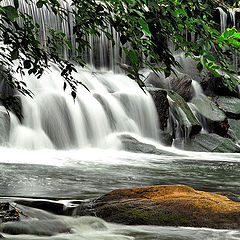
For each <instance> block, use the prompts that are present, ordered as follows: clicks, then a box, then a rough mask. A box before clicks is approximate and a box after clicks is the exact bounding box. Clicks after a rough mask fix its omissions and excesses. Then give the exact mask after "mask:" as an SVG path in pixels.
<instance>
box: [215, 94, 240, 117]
mask: <svg viewBox="0 0 240 240" xmlns="http://www.w3.org/2000/svg"><path fill="white" fill-rule="evenodd" d="M214 101H215V102H216V103H217V105H218V106H219V108H221V109H222V110H223V111H224V112H225V113H226V115H227V117H229V118H235V119H240V99H239V98H235V97H228V96H227V97H224V96H218V97H215V98H214Z"/></svg>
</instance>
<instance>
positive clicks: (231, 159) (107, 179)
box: [0, 148, 240, 240]
mask: <svg viewBox="0 0 240 240" xmlns="http://www.w3.org/2000/svg"><path fill="white" fill-rule="evenodd" d="M165 150H166V149H165ZM168 150H169V149H168ZM171 151H173V152H174V154H175V155H174V154H172V155H171V156H170V155H150V154H139V153H138V154H136V153H129V152H123V151H110V150H99V149H91V150H76V151H53V150H51V151H49V150H41V151H24V150H15V151H13V150H12V149H7V148H2V149H1V158H0V167H1V171H0V182H1V185H0V195H1V196H3V197H11V198H12V199H14V197H15V198H16V197H17V196H19V197H34V198H46V199H49V198H53V199H69V198H70V199H89V198H94V197H98V196H100V195H101V194H104V193H106V192H108V191H110V190H113V189H116V188H127V187H138V186H147V185H157V184H186V185H188V186H192V187H194V188H195V189H200V190H207V191H210V192H228V193H229V192H231V193H232V194H234V196H235V199H237V200H240V198H239V196H240V181H239V175H240V160H239V159H240V158H239V156H240V155H239V154H209V153H208V154H207V153H201V154H199V153H191V152H182V151H177V150H173V149H172V150H171ZM24 211H26V207H25V209H24ZM27 211H28V212H30V213H31V212H33V210H32V209H31V208H29V209H28V210H27ZM28 214H29V213H28ZM44 214H48V213H44ZM53 216H54V215H53ZM34 218H35V220H36V219H39V214H38V215H37V216H34ZM54 218H57V219H60V220H61V221H63V222H64V223H65V224H66V225H67V226H68V227H69V228H70V229H71V233H61V234H57V235H54V236H51V237H49V236H48V237H37V236H33V235H16V236H12V235H6V237H7V239H22V240H23V239H31V240H37V239H42V240H46V239H52V240H54V239H61V240H63V239H71V240H74V239H78V240H79V239H80V240H82V239H84V240H85V239H86V240H88V239H91V240H92V239H104V240H111V239H114V240H118V239H121V240H122V239H123V240H125V239H127V240H128V239H131V240H132V239H137V240H141V239H144V240H145V239H161V240H163V239H164V240H165V239H166V240H169V239H172V240H175V239H181V240H183V239H184V240H185V239H239V238H240V232H239V231H231V230H229V231H228V230H213V229H196V228H182V227H154V226H124V225H115V224H109V223H106V222H104V221H102V220H100V219H96V218H91V221H90V220H89V218H72V217H63V216H61V217H59V216H54ZM47 219H49V217H47ZM28 221H29V220H28ZM100 223H101V224H100ZM29 224H33V223H29ZM35 224H36V223H35ZM37 225H38V227H39V226H40V225H39V224H37ZM93 226H95V227H96V226H98V227H97V229H94V227H93ZM99 226H103V227H102V228H101V227H100V228H99ZM32 228H33V225H32Z"/></svg>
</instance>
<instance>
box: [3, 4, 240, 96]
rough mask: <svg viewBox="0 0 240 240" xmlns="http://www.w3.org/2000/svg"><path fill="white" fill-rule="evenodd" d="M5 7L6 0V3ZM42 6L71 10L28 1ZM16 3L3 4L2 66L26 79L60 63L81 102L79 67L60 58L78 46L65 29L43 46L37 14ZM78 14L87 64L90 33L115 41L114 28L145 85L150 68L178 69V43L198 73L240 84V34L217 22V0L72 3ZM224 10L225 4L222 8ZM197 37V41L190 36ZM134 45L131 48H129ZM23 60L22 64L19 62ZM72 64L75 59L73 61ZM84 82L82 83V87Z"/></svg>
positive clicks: (76, 25)
mask: <svg viewBox="0 0 240 240" xmlns="http://www.w3.org/2000/svg"><path fill="white" fill-rule="evenodd" d="M0 2H1V3H3V2H4V1H3V0H0ZM27 2H28V4H29V5H31V4H36V6H37V7H38V8H44V7H45V8H48V9H49V11H51V12H52V13H54V14H56V15H58V16H59V17H60V18H62V19H64V18H65V17H67V16H68V10H67V9H64V8H63V7H62V5H61V2H60V0H38V1H37V2H36V3H34V1H33V0H27ZM13 3H14V4H13V5H6V4H5V5H4V4H1V6H0V15H1V22H0V41H3V42H4V45H1V46H0V65H3V66H5V67H6V69H5V71H6V72H7V73H12V71H13V69H14V66H16V65H17V68H16V69H15V70H16V71H19V72H20V73H21V74H22V75H24V74H26V73H28V74H35V75H36V76H37V77H40V76H41V74H42V73H43V71H44V69H45V68H46V67H48V66H49V61H54V62H55V63H57V64H58V66H59V67H60V69H61V71H62V76H63V77H64V78H65V83H64V89H65V88H66V86H67V83H68V84H69V85H70V86H71V89H72V96H73V97H74V98H75V97H76V94H75V91H76V86H77V84H79V82H78V81H76V80H75V79H74V78H73V77H72V75H71V73H72V72H73V71H76V69H75V68H74V65H73V64H72V63H71V62H70V61H69V60H66V59H64V58H63V57H62V56H61V54H59V49H60V48H61V47H66V48H68V49H71V48H72V47H73V46H72V45H71V44H70V41H69V39H67V37H66V34H65V33H64V32H63V31H59V30H56V29H49V34H48V42H47V44H46V45H43V44H42V43H41V42H40V40H39V24H38V23H34V21H33V18H32V16H29V15H28V14H26V13H23V12H21V11H20V10H19V9H20V8H19V4H20V1H19V0H14V1H13ZM71 4H72V9H73V10H72V11H73V16H74V28H73V31H74V34H75V38H76V42H77V46H78V47H77V52H78V55H77V58H76V59H75V60H76V61H77V62H78V63H79V64H80V65H82V66H84V65H85V61H84V57H83V55H84V51H85V50H86V47H90V45H89V43H88V42H87V41H86V40H85V36H86V35H89V34H90V35H92V36H96V37H98V36H100V34H101V33H104V34H105V35H106V37H108V38H109V40H111V41H112V44H115V43H114V40H113V36H112V34H111V32H109V31H108V28H109V25H110V26H111V28H114V29H115V30H116V31H117V32H118V33H119V34H120V40H121V48H122V51H123V52H124V53H125V54H126V55H127V56H128V58H129V60H130V62H131V70H132V71H131V72H132V73H131V74H129V76H130V77H131V78H133V79H135V80H136V81H137V82H138V84H139V85H140V86H141V87H142V86H144V84H143V83H142V82H141V81H140V76H139V70H140V68H141V67H142V66H143V64H145V65H146V66H148V67H150V68H152V69H153V71H155V72H159V71H164V73H165V75H166V76H169V75H170V73H171V72H172V71H174V68H173V67H174V66H178V63H177V62H176V60H175V58H174V54H173V51H172V49H171V47H170V45H169V41H172V42H173V44H174V46H175V50H178V49H180V50H182V51H183V52H184V53H185V55H186V56H190V57H192V58H193V59H195V60H196V61H197V62H198V64H197V66H198V69H199V71H201V70H202V69H203V68H204V67H205V68H207V69H208V70H209V71H210V72H211V73H213V74H214V75H216V76H219V75H223V76H224V77H225V78H226V81H227V82H228V83H229V87H231V82H234V83H235V84H237V83H238V82H237V79H236V77H235V75H234V74H235V73H236V70H235V69H234V68H233V66H232V65H231V64H230V62H229V60H228V59H229V58H227V57H229V56H230V53H233V54H238V52H239V50H240V44H239V39H240V33H238V32H237V30H236V29H235V28H232V29H227V30H226V31H225V32H224V33H222V34H221V33H220V32H219V31H218V26H217V25H216V23H215V22H214V21H213V19H212V10H213V9H214V8H216V7H217V6H219V5H221V2H219V1H216V0H191V1H190V0H151V1H148V0H81V1H79V0H72V1H71ZM222 7H224V6H222ZM190 34H191V35H193V36H195V41H191V39H190V38H189V35H190ZM126 43H130V45H131V47H130V48H129V47H127V46H129V44H126ZM16 60H17V61H16ZM70 60H71V59H70ZM9 79H10V80H9V85H10V86H11V87H12V88H13V89H17V90H18V91H19V92H21V93H22V94H25V95H32V93H31V92H30V91H29V90H28V88H27V86H26V85H25V83H24V82H18V81H16V80H14V79H12V78H9ZM80 84H81V83H80Z"/></svg>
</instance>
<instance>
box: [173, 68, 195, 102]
mask: <svg viewBox="0 0 240 240" xmlns="http://www.w3.org/2000/svg"><path fill="white" fill-rule="evenodd" d="M172 75H173V76H172V77H171V79H170V81H169V87H170V89H171V90H173V91H174V92H176V93H178V94H179V95H180V96H181V97H182V98H183V99H184V100H185V101H189V100H190V99H191V98H192V79H191V77H190V76H189V75H187V74H183V73H180V72H178V73H177V76H176V75H174V74H172Z"/></svg>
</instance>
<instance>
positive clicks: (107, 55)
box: [3, 0, 126, 73]
mask: <svg viewBox="0 0 240 240" xmlns="http://www.w3.org/2000/svg"><path fill="white" fill-rule="evenodd" d="M19 2H20V3H19V6H20V7H19V9H20V10H21V11H22V12H24V13H27V14H29V15H30V16H32V17H33V21H34V22H35V23H38V24H39V26H40V31H39V36H40V42H41V43H42V45H43V46H44V45H46V44H47V37H48V36H49V33H48V29H49V28H52V29H55V30H57V31H58V30H59V31H63V32H64V33H65V34H66V37H67V39H69V40H70V42H71V45H72V46H73V48H72V49H66V48H62V49H61V51H62V54H63V56H64V57H65V58H66V59H67V58H69V57H70V56H71V58H74V57H76V56H77V52H76V49H77V47H78V46H77V43H76V41H75V36H74V34H73V25H74V19H73V16H72V7H71V1H70V0H67V1H66V0H59V2H60V4H61V7H62V8H64V9H67V13H68V15H67V17H66V18H64V19H60V18H59V17H58V16H56V15H55V14H53V13H52V12H51V11H49V10H48V9H47V8H46V7H45V6H43V7H42V8H37V6H36V0H34V1H33V3H32V4H30V3H27V2H26V1H25V0H20V1H19ZM3 4H4V5H13V0H4V1H3ZM108 33H109V34H111V35H112V36H113V40H114V43H115V44H114V45H113V44H112V41H110V40H109V39H108V38H107V37H106V36H105V34H104V33H101V35H100V37H97V36H94V37H93V36H91V35H87V36H85V39H84V40H85V41H86V42H88V43H89V44H90V48H86V50H85V54H84V58H85V61H86V63H87V64H89V65H90V66H94V67H95V68H97V69H101V68H105V69H108V70H113V71H114V72H116V73H119V72H121V69H120V67H119V66H118V64H116V63H118V62H123V63H124V62H125V61H126V55H125V54H124V52H123V53H122V56H120V47H119V46H120V36H119V34H118V33H117V32H116V31H115V30H114V29H113V28H112V27H110V26H108Z"/></svg>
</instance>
